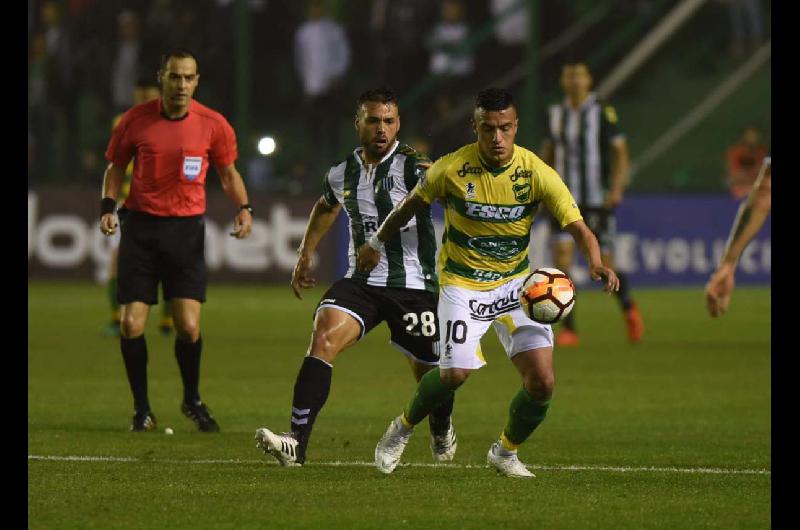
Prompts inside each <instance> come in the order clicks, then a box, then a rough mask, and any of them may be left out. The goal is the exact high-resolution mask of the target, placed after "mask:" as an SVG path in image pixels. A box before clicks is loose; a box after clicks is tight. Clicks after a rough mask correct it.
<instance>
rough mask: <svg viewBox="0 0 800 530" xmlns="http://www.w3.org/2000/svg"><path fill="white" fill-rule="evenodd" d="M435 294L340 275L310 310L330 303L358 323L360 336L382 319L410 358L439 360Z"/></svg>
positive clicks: (432, 362) (393, 338)
mask: <svg viewBox="0 0 800 530" xmlns="http://www.w3.org/2000/svg"><path fill="white" fill-rule="evenodd" d="M437 303H438V295H437V294H435V293H431V292H428V291H424V290H421V289H401V288H395V287H374V286H372V285H366V284H364V283H361V282H357V281H355V280H353V279H351V278H342V279H341V280H339V281H337V282H336V283H334V284H333V285H332V286H331V287H330V289H328V290H327V291H326V292H325V294H324V295H322V299H321V300H320V301H319V304H317V308H316V309H315V310H314V315H315V316H316V314H317V311H319V310H320V308H323V307H332V308H335V309H338V310H340V311H344V312H345V313H347V314H349V315H351V316H352V317H353V318H355V319H356V320H357V321H358V323H359V324H361V336H360V337H359V340H360V339H361V338H362V337H363V336H364V335H366V334H367V333H369V331H370V330H371V329H372V328H374V327H375V326H377V325H378V324H380V323H381V322H383V321H384V320H385V321H386V324H387V325H388V326H389V330H390V332H391V342H392V344H394V345H395V347H397V348H398V349H399V350H400V351H402V352H403V353H404V354H406V355H407V356H409V357H411V358H412V359H414V360H416V361H418V362H420V363H423V364H430V365H435V364H439V320H438V317H437V316H436V315H437V313H436V305H437Z"/></svg>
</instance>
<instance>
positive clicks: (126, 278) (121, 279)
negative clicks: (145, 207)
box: [117, 218, 158, 431]
mask: <svg viewBox="0 0 800 530" xmlns="http://www.w3.org/2000/svg"><path fill="white" fill-rule="evenodd" d="M121 232H122V235H121V240H120V245H119V260H118V277H117V301H118V302H119V304H120V350H121V352H122V359H123V361H124V363H125V372H126V375H127V377H128V383H129V384H130V387H131V392H132V393H133V401H134V415H133V422H132V424H131V430H132V431H150V430H154V429H155V428H156V419H155V416H154V415H153V414H152V411H151V410H150V403H149V400H148V397H147V342H146V341H145V337H144V330H145V326H146V324H147V317H148V315H149V313H150V305H152V304H154V303H156V301H157V300H158V296H157V293H158V291H157V288H158V276H157V272H156V268H157V253H156V251H155V249H154V248H153V246H152V245H151V238H152V234H153V227H152V226H150V225H148V224H147V223H143V222H141V219H140V218H128V219H127V220H125V221H124V223H123V225H122V230H121Z"/></svg>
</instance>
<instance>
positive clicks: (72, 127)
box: [28, 0, 763, 193]
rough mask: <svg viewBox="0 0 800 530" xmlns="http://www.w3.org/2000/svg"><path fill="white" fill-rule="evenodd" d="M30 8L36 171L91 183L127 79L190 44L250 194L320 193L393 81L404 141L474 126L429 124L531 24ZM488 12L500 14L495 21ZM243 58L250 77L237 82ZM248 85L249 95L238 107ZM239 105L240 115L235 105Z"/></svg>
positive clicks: (149, 2) (204, 92) (403, 14)
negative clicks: (370, 103) (369, 102)
mask: <svg viewBox="0 0 800 530" xmlns="http://www.w3.org/2000/svg"><path fill="white" fill-rule="evenodd" d="M728 2H729V3H730V4H731V10H732V11H731V13H732V15H731V16H732V19H731V20H733V21H736V24H738V25H737V26H736V27H737V28H740V29H741V28H744V29H743V30H742V31H746V30H749V29H751V27H752V24H746V23H744V22H742V20H743V19H742V16H745V15H746V13H749V12H750V11H747V9H745V8H740V7H741V6H740V4H748V5H749V4H752V2H742V1H741V0H726V3H728ZM608 3H610V4H615V5H616V6H617V8H618V9H620V10H621V14H622V15H623V16H624V15H625V14H629V15H638V14H641V13H646V12H647V11H648V10H651V9H653V6H652V4H653V3H654V2H653V1H651V0H618V1H612V0H609V2H608ZM597 5H598V3H597V2H593V1H591V0H575V1H573V2H560V1H541V2H539V6H540V7H539V14H540V16H541V20H540V21H539V23H538V24H537V25H535V27H536V28H538V29H537V31H538V35H537V39H538V41H539V42H549V41H551V40H552V39H554V38H556V37H557V36H559V34H560V33H561V32H563V31H564V29H565V28H568V27H570V25H571V24H573V23H574V22H575V21H576V20H579V19H580V18H581V17H582V16H583V15H584V14H586V13H587V12H589V11H591V10H592V9H596V8H597ZM28 6H29V12H28V39H29V40H28V42H29V45H28V53H29V63H28V64H29V69H28V117H29V119H28V173H29V175H28V177H29V181H30V182H31V183H34V184H35V183H41V182H78V183H85V184H86V183H91V184H96V183H98V182H99V180H100V178H101V177H100V176H101V175H102V171H103V166H104V161H103V152H104V149H105V146H106V142H107V141H108V137H109V133H110V128H111V123H112V120H113V119H114V117H115V116H117V115H118V114H119V113H120V112H123V111H125V110H126V109H127V108H129V107H130V106H131V104H132V101H133V93H134V88H135V87H136V86H137V84H145V83H153V82H154V81H155V75H156V70H157V68H158V62H159V57H160V54H161V53H163V52H164V51H165V50H166V49H168V48H170V47H176V46H177V47H185V48H188V49H189V50H191V51H192V52H193V53H195V55H196V56H197V57H198V61H199V72H200V74H201V80H200V86H199V88H198V91H197V93H196V95H195V96H196V97H197V99H198V100H199V101H201V102H203V103H204V104H206V105H208V106H210V107H212V108H214V109H216V110H218V111H220V112H222V113H223V115H225V116H226V118H228V120H229V121H230V122H231V123H232V124H233V125H234V127H237V124H238V123H246V124H247V130H241V128H238V127H237V130H236V133H237V135H238V138H239V150H240V164H241V165H242V167H243V168H244V172H243V174H245V175H246V176H247V178H248V180H249V181H250V182H249V184H250V186H251V187H252V189H253V190H254V191H255V192H259V191H287V192H290V193H302V192H311V193H315V192H316V191H317V189H318V185H317V183H318V181H319V179H320V178H321V176H322V172H323V171H324V169H325V167H326V166H328V165H330V164H331V163H333V162H334V161H335V160H336V159H337V158H343V157H344V156H345V155H346V154H347V152H348V151H349V150H350V149H352V148H353V147H354V146H355V140H356V138H355V133H354V130H353V122H352V120H353V113H354V103H353V102H354V101H355V98H356V97H357V95H358V93H360V92H361V91H363V90H365V89H366V88H370V87H374V86H387V87H390V88H392V89H393V90H394V91H395V92H396V93H397V94H398V95H399V96H400V97H401V102H403V101H405V100H404V98H411V99H414V100H415V103H414V104H413V105H408V106H405V107H404V106H401V119H402V132H401V138H403V139H404V140H406V141H408V142H411V143H413V144H414V145H416V146H417V147H419V148H421V149H424V150H426V151H427V152H428V154H430V155H432V156H439V155H441V154H444V153H446V152H447V151H449V150H451V149H453V148H454V147H457V146H458V145H460V144H463V143H465V142H467V141H470V139H471V138H472V136H471V133H470V130H469V127H468V123H467V122H466V121H464V123H461V122H459V123H461V125H459V126H455V127H448V128H446V129H445V130H439V131H437V134H431V132H430V131H431V129H432V127H433V124H434V123H435V122H441V121H442V120H443V119H446V118H447V117H448V116H449V115H450V114H451V113H452V112H454V109H455V107H456V106H457V105H458V104H460V103H461V102H463V99H464V98H465V97H467V98H470V97H472V94H474V93H475V91H476V90H477V89H478V88H481V87H483V86H485V85H487V84H489V83H491V82H492V81H493V80H494V79H497V78H498V77H500V76H502V75H503V74H505V73H507V72H508V71H509V70H510V69H512V68H513V67H515V66H517V65H519V64H520V63H521V62H522V61H524V60H525V56H526V46H527V42H528V39H529V36H530V31H531V14H530V12H529V3H528V2H526V1H524V0H523V1H520V0H435V1H434V0H347V1H345V0H298V1H291V2H288V1H278V0H243V1H242V0H130V1H122V0H30V1H29V2H28ZM734 9H737V11H736V17H738V18H736V17H734V15H733V10H734ZM242 11H244V13H242ZM742 13H744V15H742ZM740 15H742V16H740ZM493 18H497V19H498V20H499V22H498V23H497V24H494V25H492V24H491V21H492V20H493ZM544 20H546V21H547V23H546V24H544V23H543V22H542V21H544ZM742 24H744V25H742ZM762 25H763V24H762ZM758 27H760V26H758ZM758 27H756V30H757V29H758ZM737 31H739V30H737ZM754 31H755V30H754ZM739 33H741V31H740V32H739ZM739 33H737V35H738V34H739ZM751 33H752V32H751ZM743 38H745V37H743ZM759 38H760V37H759ZM745 40H746V42H748V43H749V42H751V40H747V38H745ZM752 42H755V41H752ZM243 43H244V44H243ZM732 47H736V48H737V50H738V45H736V46H734V45H732ZM588 51H590V49H588V48H584V49H583V50H581V49H578V50H577V52H578V53H586V52H588ZM242 63H244V64H243V66H244V68H245V70H246V72H247V75H246V80H247V82H246V85H247V86H246V87H242V86H237V79H239V78H240V77H239V78H237V65H241V64H242ZM553 68H557V64H555V63H554V65H553ZM239 74H241V70H239ZM432 76H435V77H432ZM550 77H551V78H553V79H555V78H556V76H555V75H551V76H550ZM426 83H428V84H429V85H430V86H429V87H428V86H426ZM243 94H244V95H243ZM243 97H244V98H245V99H246V105H242V104H241V101H239V104H237V98H239V99H241V98H243ZM542 103H544V102H542ZM241 109H246V112H247V119H246V120H240V119H239V118H241V116H237V114H236V113H237V112H241ZM462 121H463V120H462ZM439 129H441V128H439ZM264 135H269V136H273V137H274V138H275V139H276V142H277V149H276V151H275V155H274V156H272V157H270V158H269V159H265V158H264V157H261V156H259V155H258V153H257V151H256V142H257V140H258V138H259V137H261V136H264ZM310 146H313V147H310Z"/></svg>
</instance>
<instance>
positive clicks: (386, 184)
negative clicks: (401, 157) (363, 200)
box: [375, 175, 394, 193]
mask: <svg viewBox="0 0 800 530" xmlns="http://www.w3.org/2000/svg"><path fill="white" fill-rule="evenodd" d="M392 188H394V176H393V175H386V176H385V177H384V178H382V179H380V180H379V181H378V182H376V183H375V193H378V192H379V191H380V190H381V189H383V190H386V191H389V190H391V189H392Z"/></svg>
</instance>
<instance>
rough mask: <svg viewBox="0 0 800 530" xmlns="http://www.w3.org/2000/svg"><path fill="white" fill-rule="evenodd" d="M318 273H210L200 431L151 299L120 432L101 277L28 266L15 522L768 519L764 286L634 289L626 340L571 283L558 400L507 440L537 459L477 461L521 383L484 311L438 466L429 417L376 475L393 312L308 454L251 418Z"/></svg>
mask: <svg viewBox="0 0 800 530" xmlns="http://www.w3.org/2000/svg"><path fill="white" fill-rule="evenodd" d="M321 293H322V289H315V290H313V291H310V292H308V293H307V294H306V296H305V298H304V300H303V301H302V302H301V301H297V300H296V299H294V297H293V296H292V293H291V290H290V289H289V287H288V285H287V286H285V287H257V286H221V285H211V286H210V287H209V301H208V302H207V303H206V305H205V306H204V312H203V319H202V329H203V340H204V352H203V361H202V377H201V385H200V389H201V393H202V395H203V398H204V399H205V400H206V401H207V403H208V404H209V405H210V407H211V409H212V411H213V412H214V414H215V416H216V417H217V419H218V421H219V423H220V426H221V428H222V432H221V433H220V434H204V433H198V432H195V431H194V430H193V428H192V427H193V425H192V424H191V423H190V422H189V420H187V419H185V418H184V417H183V416H182V415H181V414H180V411H179V404H180V399H181V385H180V377H179V374H178V368H177V365H176V363H175V360H174V355H173V351H172V339H171V338H165V337H162V336H160V335H159V334H158V331H157V329H156V323H157V318H151V321H150V324H149V326H148V331H147V334H146V336H147V339H148V345H149V352H150V364H149V386H150V401H151V404H152V406H153V411H154V412H155V414H156V416H157V418H158V423H159V432H157V433H137V434H134V433H130V432H128V426H129V423H130V419H131V415H132V404H131V398H130V392H129V389H128V386H127V381H126V379H125V375H124V369H123V364H122V359H121V355H120V353H119V345H118V341H117V340H115V339H109V338H104V337H101V336H100V333H99V331H100V328H101V327H102V325H103V324H105V322H106V320H107V318H108V310H107V307H106V306H107V303H106V298H105V291H104V288H103V287H102V286H97V285H89V284H68V283H38V282H31V283H30V284H29V287H28V295H29V298H28V524H29V527H30V528H170V529H180V528H231V529H234V528H236V529H240V528H270V529H277V528H481V529H484V528H547V529H560V528H581V529H582V528H614V529H618V528H631V529H641V528H665V529H666V528H669V529H674V528H693V529H695V528H768V527H769V525H770V520H769V519H770V480H771V473H770V467H771V462H770V332H769V323H770V292H769V290H768V289H756V288H741V287H740V288H739V289H737V291H736V293H735V294H734V300H733V305H732V307H731V309H730V311H729V313H728V314H726V315H725V316H724V317H723V318H722V319H719V320H712V319H710V318H709V317H707V315H706V314H705V308H704V302H703V296H702V290H701V289H700V288H694V289H660V290H643V289H640V290H638V291H636V292H635V294H636V296H637V298H638V301H639V305H640V307H641V309H642V312H643V315H644V317H645V323H646V327H647V330H646V335H645V341H644V342H643V343H642V344H640V345H637V346H630V345H628V344H627V342H626V339H625V335H624V325H623V321H622V318H621V315H620V313H619V311H618V309H617V303H616V300H614V299H613V298H611V297H609V296H607V295H604V294H603V293H601V292H597V291H583V292H579V293H578V302H577V304H578V305H577V307H576V309H575V310H576V312H577V322H578V326H579V329H580V331H581V340H582V343H581V346H579V347H577V348H572V349H565V348H561V349H556V353H555V366H556V390H555V395H554V398H553V404H552V406H551V408H550V411H549V414H548V417H547V419H546V421H545V422H544V423H543V424H542V425H541V427H539V429H538V430H537V431H536V432H535V433H534V435H533V436H532V438H531V439H530V440H529V441H528V442H527V443H525V444H524V445H523V446H522V447H521V448H520V457H521V459H522V460H523V461H524V462H525V463H526V464H528V465H529V466H531V467H532V469H533V470H534V472H535V473H536V474H537V478H535V479H531V480H520V479H509V478H504V477H499V476H497V475H496V474H495V473H494V472H493V471H491V470H489V469H487V468H485V458H486V451H487V450H488V448H489V445H490V444H491V442H492V441H493V440H494V439H495V437H496V436H497V435H498V434H499V432H500V430H501V429H502V427H503V425H504V424H505V420H506V412H507V407H508V403H509V401H510V399H511V397H512V396H513V395H514V393H515V392H516V391H517V389H518V387H519V384H520V383H519V377H518V375H517V374H516V372H515V371H514V369H513V366H512V365H511V363H510V362H508V360H507V359H506V358H505V355H504V353H503V351H502V350H501V348H500V346H499V343H498V342H497V339H496V337H495V336H494V332H493V331H490V332H489V333H488V334H487V335H486V337H485V338H484V342H483V351H484V354H485V356H486V358H487V361H488V365H487V366H486V367H484V368H483V369H481V370H480V371H478V372H477V373H475V374H473V376H472V377H471V379H470V380H469V381H468V382H467V383H466V385H465V386H464V387H463V388H462V389H460V390H459V392H458V393H457V396H456V406H455V412H454V424H455V427H456V430H457V432H458V440H459V447H458V452H457V454H456V458H455V460H454V462H453V463H452V464H448V465H441V466H433V465H431V464H432V458H431V456H430V450H429V448H428V444H429V434H428V427H427V422H425V423H423V424H421V425H420V426H419V427H418V428H417V430H416V433H415V434H414V436H413V437H412V439H411V442H410V443H409V446H408V448H407V449H406V452H405V455H404V460H403V462H404V463H406V464H407V465H401V467H398V469H397V470H396V471H395V473H394V474H392V475H390V476H383V475H381V474H380V473H379V472H378V471H377V470H376V469H375V468H374V467H372V466H371V465H370V462H371V461H372V458H373V451H374V447H375V443H376V442H377V440H378V439H379V438H380V436H381V434H382V433H383V431H384V429H385V428H386V426H387V425H388V423H389V421H390V420H391V419H392V418H393V417H394V416H396V415H397V414H398V413H399V412H400V411H401V410H402V407H403V406H404V405H405V403H406V401H407V400H408V398H409V397H410V395H411V393H412V391H413V388H414V383H413V380H412V376H411V372H410V370H409V368H408V364H407V362H406V360H405V357H403V356H402V355H401V354H400V353H398V352H397V351H396V350H394V349H393V348H392V347H391V346H389V345H388V343H387V341H388V333H387V330H386V328H385V326H381V327H379V328H378V329H376V330H375V331H373V332H372V333H371V334H370V335H369V336H367V337H366V338H365V339H364V340H363V341H362V342H361V343H359V344H357V345H356V346H355V347H353V348H351V349H350V350H348V351H346V352H344V353H343V354H342V355H341V357H340V358H339V360H338V362H337V363H336V367H335V369H334V378H333V387H332V390H331V394H330V397H329V399H328V403H327V405H326V407H325V409H324V410H323V412H322V414H321V415H320V417H319V419H318V420H317V423H316V426H315V429H314V435H313V437H312V441H311V446H310V448H309V452H308V458H309V462H308V464H307V465H306V466H305V467H303V468H280V467H278V466H277V465H275V464H274V463H273V462H272V459H271V458H266V457H264V455H263V454H261V453H260V451H258V450H257V449H256V448H255V442H254V441H253V434H254V432H255V430H256V428H258V427H260V426H268V427H270V428H271V429H274V430H286V429H287V428H288V426H289V411H290V407H291V393H292V387H293V385H294V378H295V375H296V373H297V369H298V367H299V365H300V362H301V358H302V356H303V355H304V354H305V351H306V347H307V346H308V338H309V332H310V329H311V311H312V310H313V307H314V304H315V303H316V301H317V300H318V299H319V296H320V294H321ZM157 316H158V313H157V309H155V310H154V314H153V317H157ZM165 427H172V428H173V429H174V431H175V434H174V435H172V436H167V435H165V434H164V433H163V429H164V428H165ZM64 457H76V458H64ZM83 457H87V458H83Z"/></svg>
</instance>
